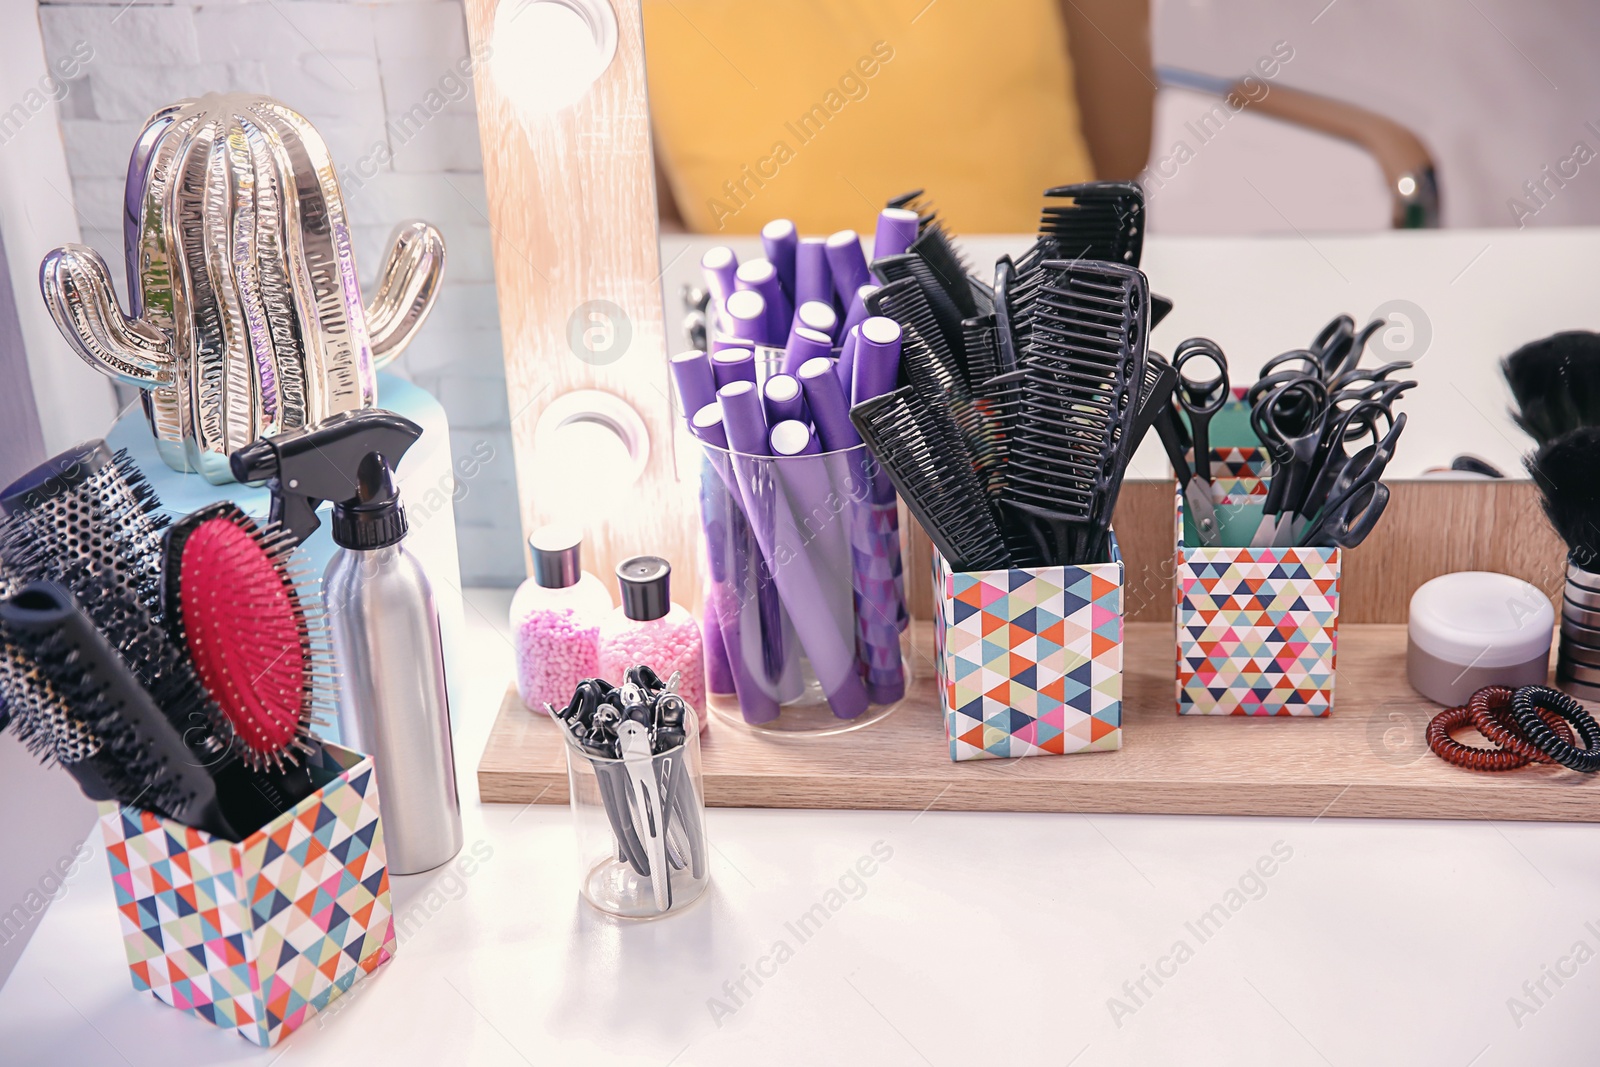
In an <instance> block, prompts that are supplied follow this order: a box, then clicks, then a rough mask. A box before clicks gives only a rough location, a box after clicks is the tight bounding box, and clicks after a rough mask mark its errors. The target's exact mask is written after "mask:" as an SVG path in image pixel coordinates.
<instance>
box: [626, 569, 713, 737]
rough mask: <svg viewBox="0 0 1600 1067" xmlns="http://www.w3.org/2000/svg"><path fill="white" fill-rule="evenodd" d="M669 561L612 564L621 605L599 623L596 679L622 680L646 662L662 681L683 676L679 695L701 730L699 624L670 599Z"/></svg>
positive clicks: (703, 711)
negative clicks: (598, 673) (690, 708)
mask: <svg viewBox="0 0 1600 1067" xmlns="http://www.w3.org/2000/svg"><path fill="white" fill-rule="evenodd" d="M671 579H672V564H670V563H668V562H667V561H666V560H664V559H662V558H661V557H660V556H634V557H633V558H632V559H625V560H623V561H622V562H621V563H619V564H617V584H618V585H619V586H620V587H621V589H622V607H620V608H618V609H616V610H615V611H613V612H611V613H610V614H609V615H607V616H606V618H605V621H604V622H602V623H601V624H600V677H601V678H604V679H605V680H606V681H608V682H610V683H611V684H613V685H620V684H622V679H623V677H624V676H625V675H626V674H627V672H628V668H629V667H633V666H636V665H638V664H640V663H644V664H648V665H649V666H650V667H651V668H653V669H654V670H655V672H656V673H657V674H659V675H660V676H661V677H662V679H663V680H665V679H667V678H670V677H672V675H673V673H674V672H677V673H679V674H681V675H682V677H681V678H680V679H679V681H678V694H679V695H680V696H682V697H683V699H684V700H687V701H688V702H689V706H690V707H692V708H694V713H695V716H696V717H697V718H698V719H699V720H700V729H701V730H704V729H705V728H706V719H707V718H709V716H707V715H706V669H705V660H704V658H703V656H702V652H701V650H702V648H703V647H704V646H703V645H702V643H701V637H700V626H699V624H698V623H696V622H695V620H694V616H693V615H690V614H689V612H688V609H686V608H684V607H683V606H682V605H681V604H674V603H673V602H672V591H671Z"/></svg>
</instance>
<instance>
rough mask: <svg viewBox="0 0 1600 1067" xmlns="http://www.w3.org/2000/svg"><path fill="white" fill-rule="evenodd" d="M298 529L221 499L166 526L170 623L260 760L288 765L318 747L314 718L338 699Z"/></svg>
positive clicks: (252, 759)
mask: <svg viewBox="0 0 1600 1067" xmlns="http://www.w3.org/2000/svg"><path fill="white" fill-rule="evenodd" d="M295 544H296V542H295V539H294V538H293V537H292V536H291V535H290V534H289V533H288V532H287V531H286V530H284V529H282V528H281V527H279V526H277V525H268V526H266V527H264V528H263V527H260V526H257V525H256V523H255V521H254V520H253V519H251V518H250V516H248V515H246V514H245V513H244V512H243V511H241V510H240V509H239V508H238V507H237V506H236V505H234V504H231V503H227V502H222V503H217V504H212V505H211V506H209V507H205V508H202V509H200V510H199V511H196V512H194V513H193V514H191V515H188V516H187V517H185V518H183V519H182V520H180V521H179V522H178V523H177V524H175V525H174V526H173V527H172V528H171V530H169V531H168V533H167V540H166V549H165V556H164V561H163V565H162V598H163V604H164V605H165V608H166V624H167V627H168V630H169V631H170V632H171V634H172V635H173V637H174V639H175V640H176V641H177V642H178V643H179V644H180V645H181V646H182V647H183V648H185V649H186V650H187V651H188V653H189V656H190V659H191V660H192V662H193V663H194V669H195V673H196V674H197V675H198V676H199V678H200V681H201V683H202V684H203V685H204V686H205V688H206V691H207V692H208V693H209V694H210V696H211V698H212V699H213V700H214V701H216V703H217V704H218V705H219V706H220V707H221V709H222V713H223V714H224V715H225V716H226V718H227V720H228V722H229V724H230V725H231V728H232V733H233V736H234V739H235V747H236V749H237V751H238V752H239V754H240V755H241V756H243V757H244V758H245V760H246V761H247V762H249V764H250V765H251V766H252V767H255V768H257V769H265V768H274V769H280V770H281V769H282V768H283V767H284V766H285V764H297V763H299V762H300V760H301V758H302V757H303V756H305V755H307V754H310V753H313V752H315V751H316V743H315V739H314V738H313V736H312V734H311V727H312V725H313V723H314V722H317V721H318V718H317V716H318V714H319V713H320V712H324V711H331V710H332V709H333V706H334V705H333V697H332V693H331V691H330V685H331V682H332V680H333V668H332V663H331V661H330V657H331V652H330V650H329V644H328V639H327V633H326V625H325V622H326V620H325V617H324V616H323V615H322V613H321V611H320V610H312V609H310V608H308V606H307V605H308V603H312V604H314V603H315V602H316V598H315V597H313V596H309V595H308V594H307V591H306V590H305V589H304V588H303V586H302V581H303V580H304V578H305V577H306V574H305V571H304V570H303V568H300V567H298V566H297V564H296V559H295V551H294V550H295Z"/></svg>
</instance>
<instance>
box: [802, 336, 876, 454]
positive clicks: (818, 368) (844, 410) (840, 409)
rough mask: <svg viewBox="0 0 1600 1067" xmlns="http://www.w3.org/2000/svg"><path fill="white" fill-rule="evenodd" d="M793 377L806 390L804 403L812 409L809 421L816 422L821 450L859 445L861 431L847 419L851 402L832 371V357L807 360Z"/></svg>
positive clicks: (832, 450)
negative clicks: (857, 430) (858, 431)
mask: <svg viewBox="0 0 1600 1067" xmlns="http://www.w3.org/2000/svg"><path fill="white" fill-rule="evenodd" d="M857 358H858V359H859V358H860V356H859V354H858V355H857ZM795 377H797V378H799V379H800V388H802V389H804V390H805V393H806V407H808V408H810V409H811V418H812V421H813V422H815V423H816V424H817V436H818V437H820V438H821V439H822V447H823V450H824V451H827V452H834V451H837V450H838V449H841V448H854V447H855V446H856V445H859V444H860V443H861V435H860V434H858V433H856V428H855V424H854V423H852V422H851V421H850V402H849V401H848V400H846V399H845V396H844V386H842V385H840V384H839V377H838V375H836V374H835V373H834V372H833V360H831V359H828V358H826V357H819V358H817V359H811V360H807V361H806V362H805V363H803V364H801V366H800V370H799V372H798V373H796V374H795Z"/></svg>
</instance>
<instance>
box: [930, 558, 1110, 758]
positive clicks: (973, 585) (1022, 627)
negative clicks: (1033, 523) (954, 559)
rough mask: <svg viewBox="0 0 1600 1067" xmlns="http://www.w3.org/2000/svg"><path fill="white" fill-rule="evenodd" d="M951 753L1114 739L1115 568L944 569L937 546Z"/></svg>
mask: <svg viewBox="0 0 1600 1067" xmlns="http://www.w3.org/2000/svg"><path fill="white" fill-rule="evenodd" d="M933 570H934V599H935V601H936V603H935V604H934V612H933V634H934V646H935V650H936V654H937V655H936V658H937V663H938V668H939V689H940V692H941V693H942V695H943V703H944V721H945V736H946V737H947V738H948V739H949V742H950V758H951V759H952V760H969V759H1005V758H1008V757H1011V756H1052V755H1063V754H1065V753H1069V752H1097V751H1111V750H1113V749H1118V748H1121V747H1122V623H1123V614H1122V612H1123V600H1122V587H1123V577H1124V573H1123V564H1122V553H1121V551H1120V550H1119V549H1118V548H1117V543H1116V538H1115V536H1113V537H1112V539H1111V560H1110V562H1108V563H1096V564H1091V565H1089V566H1084V567H1039V568H1035V569H1030V570H996V571H952V570H951V569H950V566H949V564H948V563H946V562H945V561H944V559H943V558H942V557H941V556H940V555H939V553H938V552H937V551H935V552H934V554H933Z"/></svg>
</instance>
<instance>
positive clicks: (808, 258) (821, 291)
mask: <svg viewBox="0 0 1600 1067" xmlns="http://www.w3.org/2000/svg"><path fill="white" fill-rule="evenodd" d="M807 300H820V301H822V302H823V303H824V304H832V303H833V271H832V270H831V269H830V268H829V267H828V248H827V245H826V244H824V243H823V240H822V238H820V237H803V238H801V240H800V247H799V248H797V249H795V256H794V303H795V307H799V306H800V305H801V304H804V303H805V302H806V301H807Z"/></svg>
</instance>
